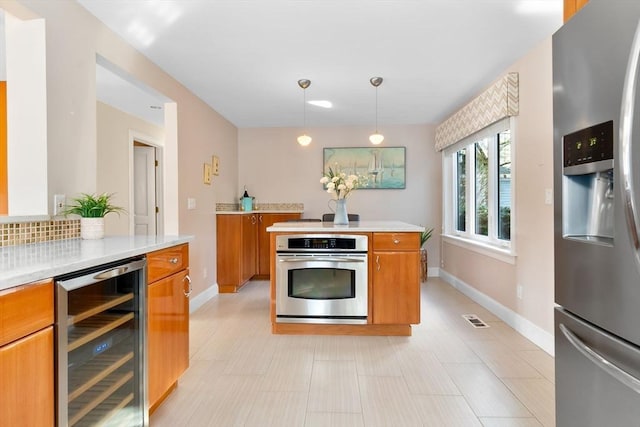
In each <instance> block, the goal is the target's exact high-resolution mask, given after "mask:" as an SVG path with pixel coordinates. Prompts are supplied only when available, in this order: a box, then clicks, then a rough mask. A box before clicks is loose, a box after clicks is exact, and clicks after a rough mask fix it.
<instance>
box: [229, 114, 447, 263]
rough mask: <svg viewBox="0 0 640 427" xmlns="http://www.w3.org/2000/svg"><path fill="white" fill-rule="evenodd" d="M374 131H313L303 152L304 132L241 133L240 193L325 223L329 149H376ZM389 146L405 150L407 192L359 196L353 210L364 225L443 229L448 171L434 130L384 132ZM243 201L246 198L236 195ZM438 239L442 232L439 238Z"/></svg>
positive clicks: (435, 247) (436, 253)
mask: <svg viewBox="0 0 640 427" xmlns="http://www.w3.org/2000/svg"><path fill="white" fill-rule="evenodd" d="M371 130H372V129H371V128H370V127H355V126H352V127H318V128H308V129H307V132H308V134H309V135H311V136H312V138H313V142H312V143H311V145H309V146H308V147H301V146H299V145H298V143H297V142H296V137H297V136H298V135H299V134H300V129H298V128H262V129H240V130H239V133H238V153H239V164H240V168H239V178H238V183H239V187H240V188H242V186H244V185H246V186H247V190H248V192H249V194H250V195H252V196H255V197H256V201H257V202H258V203H278V202H299V203H304V207H305V212H304V216H305V217H307V218H320V217H321V216H322V214H323V213H327V212H329V208H328V207H327V202H328V201H329V199H330V197H329V195H328V194H327V193H326V192H325V191H324V190H323V189H322V185H321V184H320V178H321V177H322V169H323V165H322V162H323V160H322V151H323V150H322V149H323V148H324V147H373V146H372V145H371V143H370V142H369V140H368V137H369V134H370V133H371ZM380 131H381V132H382V133H383V134H384V135H385V141H384V143H383V145H384V146H387V147H392V146H404V147H406V148H407V149H406V156H407V176H406V189H404V190H358V191H355V192H354V193H353V194H351V195H349V197H348V200H347V210H348V212H351V213H358V214H360V217H361V219H362V220H399V221H404V222H408V223H412V224H417V225H423V226H425V227H434V228H435V229H436V230H439V229H440V223H441V215H442V171H441V168H442V165H441V160H440V155H439V153H437V152H436V151H435V150H434V148H433V145H434V135H435V128H434V127H433V126H430V125H406V126H384V127H382V126H381V127H380ZM235 196H236V197H239V196H240V193H238V194H236V195H235ZM436 234H437V232H436ZM427 249H428V251H429V257H430V266H431V267H437V266H438V263H439V260H440V250H439V237H438V236H434V237H433V238H432V239H431V240H430V241H429V243H428V244H427Z"/></svg>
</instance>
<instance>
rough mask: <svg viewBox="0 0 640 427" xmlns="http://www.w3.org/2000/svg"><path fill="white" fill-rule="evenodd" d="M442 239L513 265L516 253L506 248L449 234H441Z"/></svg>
mask: <svg viewBox="0 0 640 427" xmlns="http://www.w3.org/2000/svg"><path fill="white" fill-rule="evenodd" d="M442 240H443V241H445V242H447V243H451V244H452V245H456V246H459V247H461V248H464V249H468V250H470V251H473V252H477V253H479V254H482V255H486V256H488V257H491V258H494V259H497V260H498V261H502V262H506V263H507V264H512V265H515V263H516V259H517V256H516V254H515V253H513V252H512V251H511V249H508V248H507V249H500V248H497V247H496V246H494V245H492V244H490V243H483V242H481V241H479V240H472V239H467V238H464V237H459V236H452V235H449V234H443V235H442Z"/></svg>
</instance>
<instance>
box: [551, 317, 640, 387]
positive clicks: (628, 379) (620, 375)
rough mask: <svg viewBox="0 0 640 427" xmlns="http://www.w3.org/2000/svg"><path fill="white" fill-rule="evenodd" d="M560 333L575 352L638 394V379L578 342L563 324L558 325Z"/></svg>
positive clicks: (639, 384)
mask: <svg viewBox="0 0 640 427" xmlns="http://www.w3.org/2000/svg"><path fill="white" fill-rule="evenodd" d="M558 327H559V328H560V331H561V332H562V334H563V335H564V336H565V338H566V339H567V340H568V341H569V343H570V344H571V345H573V346H574V347H575V348H576V350H578V351H579V352H580V353H582V355H583V356H585V357H586V358H587V359H589V360H590V361H592V362H593V363H594V364H595V365H596V366H598V367H599V368H600V369H602V370H603V371H605V372H606V373H608V374H609V375H611V376H612V377H614V378H615V379H617V380H618V381H620V382H621V383H622V384H624V385H626V386H627V387H629V388H630V389H631V390H633V391H635V392H636V393H638V394H640V379H638V378H636V377H634V376H633V375H631V374H630V373H628V372H627V371H625V370H624V369H622V368H620V367H619V366H616V365H615V364H613V363H611V362H610V361H608V360H607V359H605V358H604V357H603V356H602V355H601V354H600V353H598V352H596V351H595V350H594V349H592V348H591V347H589V346H587V345H586V344H585V343H583V342H582V340H580V338H578V337H577V336H576V335H575V334H574V333H573V332H571V331H570V330H569V328H567V327H566V326H565V325H564V324H562V323H560V325H558Z"/></svg>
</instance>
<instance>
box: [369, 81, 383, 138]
mask: <svg viewBox="0 0 640 427" xmlns="http://www.w3.org/2000/svg"><path fill="white" fill-rule="evenodd" d="M369 82H370V83H371V85H372V86H373V87H375V88H376V131H375V133H373V134H371V136H369V141H371V143H372V144H373V145H380V144H381V143H382V141H384V135H382V134H381V133H378V86H380V85H381V84H382V77H371V78H370V79H369Z"/></svg>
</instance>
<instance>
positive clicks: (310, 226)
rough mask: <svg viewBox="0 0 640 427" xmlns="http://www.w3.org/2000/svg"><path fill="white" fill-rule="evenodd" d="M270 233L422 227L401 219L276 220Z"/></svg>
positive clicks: (400, 230)
mask: <svg viewBox="0 0 640 427" xmlns="http://www.w3.org/2000/svg"><path fill="white" fill-rule="evenodd" d="M267 231H268V232H271V233H274V232H275V233H279V232H306V233H341V232H345V233H349V232H381V233H384V232H388V233H403V232H406V233H412V232H416V233H421V232H423V231H424V227H422V226H419V225H413V224H409V223H406V222H401V221H354V222H350V223H349V224H348V225H334V224H333V223H332V222H277V223H275V224H273V225H272V226H271V227H267Z"/></svg>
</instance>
